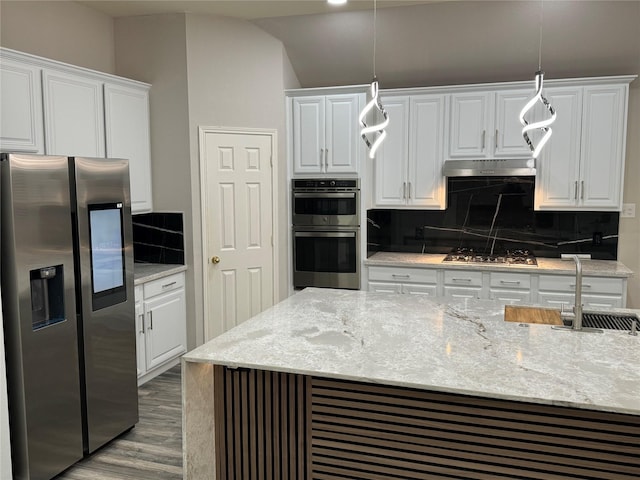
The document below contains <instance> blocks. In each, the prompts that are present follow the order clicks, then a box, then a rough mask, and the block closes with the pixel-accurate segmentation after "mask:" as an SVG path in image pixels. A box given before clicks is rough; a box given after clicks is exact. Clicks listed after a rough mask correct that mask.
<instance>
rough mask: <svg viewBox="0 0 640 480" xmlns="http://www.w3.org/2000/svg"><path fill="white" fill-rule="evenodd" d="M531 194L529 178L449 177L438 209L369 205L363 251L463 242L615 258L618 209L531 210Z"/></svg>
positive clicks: (486, 249) (435, 248) (438, 247)
mask: <svg viewBox="0 0 640 480" xmlns="http://www.w3.org/2000/svg"><path fill="white" fill-rule="evenodd" d="M533 194H534V177H513V178H506V177H482V178H480V177H466V178H463V177H460V178H450V179H449V181H448V197H447V209H446V210H444V211H434V210H369V211H368V212H367V256H371V255H372V254H373V253H375V252H377V251H387V252H414V253H420V252H424V253H447V252H449V251H450V250H452V249H453V248H458V247H465V248H473V249H474V250H475V251H476V252H479V253H491V252H492V250H493V252H496V253H499V252H501V251H504V250H515V249H527V250H530V251H531V252H532V253H533V254H534V255H536V256H539V257H559V256H560V254H561V253H590V254H591V256H592V258H594V259H602V260H615V259H616V258H617V251H618V225H619V213H618V212H585V211H574V212H557V211H554V212H551V211H544V212H543V211H534V209H533Z"/></svg>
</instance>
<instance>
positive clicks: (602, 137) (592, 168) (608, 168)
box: [579, 85, 627, 210]
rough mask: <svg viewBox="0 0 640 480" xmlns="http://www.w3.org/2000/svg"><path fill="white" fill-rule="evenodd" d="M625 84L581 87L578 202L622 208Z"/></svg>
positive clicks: (592, 206) (589, 206) (612, 208)
mask: <svg viewBox="0 0 640 480" xmlns="http://www.w3.org/2000/svg"><path fill="white" fill-rule="evenodd" d="M626 88H627V87H626V85H615V86H588V87H584V98H583V121H582V154H581V157H582V168H581V174H580V202H579V203H580V206H582V207H584V208H586V209H590V208H607V209H611V210H620V209H621V208H622V174H623V171H624V148H623V145H624V138H623V133H624V131H625V128H624V123H625V114H626V112H625V108H624V105H625V104H626V102H625V101H624V100H625V97H626Z"/></svg>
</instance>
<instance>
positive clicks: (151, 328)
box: [149, 310, 153, 330]
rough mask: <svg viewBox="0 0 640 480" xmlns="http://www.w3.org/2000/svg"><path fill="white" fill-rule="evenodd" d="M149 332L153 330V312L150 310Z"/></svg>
mask: <svg viewBox="0 0 640 480" xmlns="http://www.w3.org/2000/svg"><path fill="white" fill-rule="evenodd" d="M149 330H153V310H149Z"/></svg>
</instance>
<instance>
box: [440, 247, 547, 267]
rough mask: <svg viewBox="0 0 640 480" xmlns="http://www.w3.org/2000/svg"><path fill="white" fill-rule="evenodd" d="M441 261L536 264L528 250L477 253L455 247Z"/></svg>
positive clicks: (471, 249)
mask: <svg viewBox="0 0 640 480" xmlns="http://www.w3.org/2000/svg"><path fill="white" fill-rule="evenodd" d="M442 261H443V262H456V263H488V264H500V263H503V264H507V265H529V266H534V267H535V266H537V265H538V262H537V261H536V257H535V256H534V255H533V254H532V253H531V252H530V251H529V250H506V251H503V252H499V253H492V254H490V253H477V252H476V251H474V250H473V248H456V249H455V250H453V251H452V252H451V253H449V254H448V255H447V256H446V257H444V260H442Z"/></svg>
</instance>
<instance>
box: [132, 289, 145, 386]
mask: <svg viewBox="0 0 640 480" xmlns="http://www.w3.org/2000/svg"><path fill="white" fill-rule="evenodd" d="M134 296H135V299H136V302H135V305H136V306H135V310H136V359H137V362H136V363H137V366H138V377H140V376H141V375H144V374H145V373H146V371H147V359H146V356H145V351H146V348H145V335H144V329H145V320H144V303H143V302H144V299H143V293H142V287H141V286H137V287H136V288H135V293H134Z"/></svg>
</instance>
